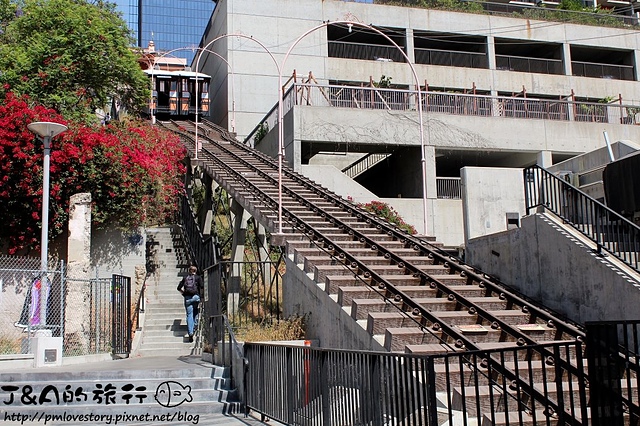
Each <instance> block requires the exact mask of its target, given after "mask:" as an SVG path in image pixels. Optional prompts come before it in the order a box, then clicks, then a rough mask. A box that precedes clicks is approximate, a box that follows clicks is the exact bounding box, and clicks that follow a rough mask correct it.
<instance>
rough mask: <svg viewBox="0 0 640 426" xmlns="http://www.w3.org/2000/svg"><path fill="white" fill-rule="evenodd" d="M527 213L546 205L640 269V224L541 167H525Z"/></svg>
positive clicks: (599, 250) (570, 223)
mask: <svg viewBox="0 0 640 426" xmlns="http://www.w3.org/2000/svg"><path fill="white" fill-rule="evenodd" d="M524 182H525V184H524V185H525V187H524V189H525V201H526V209H527V214H529V212H530V211H531V209H534V208H537V207H544V209H545V210H547V211H549V212H551V213H553V214H555V215H556V216H558V217H559V218H561V219H562V220H564V221H565V222H566V223H567V224H569V225H571V226H572V227H573V228H575V229H577V230H578V231H580V232H581V233H582V234H583V235H585V236H586V237H587V238H589V239H590V240H591V241H593V242H594V243H595V244H596V247H597V248H596V252H597V253H598V254H601V255H603V253H602V251H603V250H604V251H606V252H608V253H609V254H611V255H613V256H615V257H617V258H618V259H620V260H621V261H623V262H624V263H626V264H627V265H629V266H631V267H632V268H634V269H636V270H639V271H640V259H639V252H640V227H638V225H636V224H635V223H633V222H631V221H630V220H628V219H627V218H625V217H624V216H622V215H620V214H618V213H617V212H615V211H614V210H612V209H610V208H609V207H607V206H605V205H604V204H602V203H600V202H599V201H597V200H596V199H594V198H592V197H590V196H588V195H587V194H585V193H584V192H582V191H580V190H579V189H578V188H576V187H575V186H573V185H571V184H570V183H569V182H567V181H565V180H563V179H561V178H559V177H557V176H555V175H554V174H552V173H551V172H549V171H547V170H545V169H543V168H542V167H540V166H537V165H536V166H531V167H527V168H525V169H524Z"/></svg>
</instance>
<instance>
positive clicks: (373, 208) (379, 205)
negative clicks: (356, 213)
mask: <svg viewBox="0 0 640 426" xmlns="http://www.w3.org/2000/svg"><path fill="white" fill-rule="evenodd" d="M358 206H359V207H362V208H363V209H365V210H367V211H368V212H370V213H373V214H375V215H376V216H378V217H380V218H382V219H385V220H386V221H387V222H389V223H392V224H394V225H396V226H397V227H398V228H400V229H402V230H403V231H405V232H407V233H409V234H415V233H416V228H414V227H413V226H412V225H410V224H408V223H406V222H405V221H404V220H403V219H402V217H400V215H399V214H398V212H397V211H395V209H394V208H393V207H391V206H390V205H389V204H387V203H383V202H381V201H371V202H370V203H366V204H359V205H358Z"/></svg>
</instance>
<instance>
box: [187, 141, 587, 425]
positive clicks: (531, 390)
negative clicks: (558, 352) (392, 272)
mask: <svg viewBox="0 0 640 426" xmlns="http://www.w3.org/2000/svg"><path fill="white" fill-rule="evenodd" d="M181 133H182V135H183V136H184V137H185V138H189V139H190V140H191V141H192V142H193V140H194V139H193V137H191V136H190V135H188V134H185V133H184V132H182V131H181ZM211 145H212V147H213V146H214V144H211ZM215 147H216V148H217V149H218V150H220V151H223V152H224V153H225V154H226V155H229V156H231V157H232V158H234V159H235V160H236V161H237V162H240V163H241V164H243V165H244V166H245V167H246V168H247V169H249V170H250V171H252V172H254V173H255V174H256V175H259V176H261V177H262V178H263V179H264V180H266V181H270V182H271V185H270V186H272V185H273V184H274V180H275V179H274V178H273V177H271V176H270V175H269V174H268V173H267V172H266V171H264V170H262V169H261V168H259V167H257V166H255V165H254V164H251V163H250V162H248V161H247V160H246V159H244V158H242V157H241V156H239V155H238V154H237V153H235V152H232V150H230V149H228V148H226V147H223V146H221V145H220V144H215ZM202 151H203V152H205V153H207V154H209V157H210V160H211V161H212V162H214V163H217V164H218V165H219V166H221V167H222V168H224V169H226V170H227V172H228V174H229V175H232V176H233V177H234V179H235V180H236V182H237V181H238V180H240V181H242V182H243V185H242V186H244V187H245V188H246V189H247V190H248V191H249V192H250V193H254V191H251V189H250V188H252V187H253V188H255V191H259V192H261V194H262V197H260V198H259V200H260V201H264V200H265V199H268V200H269V201H270V202H269V207H271V208H273V207H272V206H274V205H277V204H278V203H277V202H276V201H274V200H273V197H271V196H270V195H269V194H267V193H266V192H265V191H264V190H263V189H261V188H259V187H258V184H257V183H255V182H252V181H250V180H249V179H248V178H247V177H246V176H244V175H242V173H240V172H238V171H237V170H235V169H234V168H233V167H231V166H230V165H229V164H228V162H225V161H223V159H221V158H219V155H216V154H218V153H214V152H210V151H209V149H207V148H205V147H204V146H203V147H202ZM251 154H252V153H251ZM295 183H298V182H295ZM302 186H303V187H304V188H305V189H309V188H308V185H302ZM286 191H287V193H289V195H290V196H291V197H292V198H293V199H294V201H298V203H300V204H303V205H305V206H306V207H307V209H309V210H310V211H311V212H313V213H316V214H321V215H322V217H323V218H324V219H325V220H329V221H330V223H331V224H336V223H337V224H338V229H339V230H345V229H349V228H350V226H349V225H348V224H347V223H345V222H343V221H341V220H340V219H338V218H336V217H333V216H332V215H331V214H330V213H329V212H327V211H325V210H323V209H321V208H320V207H318V206H316V205H315V204H314V203H312V202H311V201H308V200H307V199H306V198H305V197H303V196H302V195H300V194H298V193H296V192H295V191H294V190H292V189H290V188H286ZM322 198H323V199H327V198H328V197H322ZM288 213H289V216H287V217H288V218H292V219H293V220H295V222H300V225H298V226H297V228H298V229H299V230H301V231H303V232H304V233H305V235H306V236H307V237H308V238H309V239H310V240H312V241H313V240H314V239H315V240H316V241H318V243H319V244H320V243H323V244H324V245H325V246H326V247H327V248H328V249H330V248H331V246H333V250H334V251H335V247H338V248H339V249H340V250H341V252H339V253H338V258H339V259H344V260H346V262H345V264H346V263H347V262H349V265H347V266H351V267H352V268H353V269H356V272H355V273H354V274H355V275H358V272H360V273H363V275H365V278H366V274H367V273H368V274H369V277H370V279H371V283H367V282H366V281H363V282H364V283H365V284H366V285H368V286H369V287H371V288H374V287H375V286H374V284H378V286H380V285H381V284H382V285H384V289H385V290H387V289H390V290H391V293H393V294H394V297H398V296H399V297H400V298H401V299H400V301H402V303H403V306H407V307H409V309H412V312H411V314H412V315H414V316H420V318H422V319H426V320H427V321H431V323H432V324H434V325H435V324H438V325H439V330H442V334H443V335H445V336H446V337H447V338H450V339H455V338H457V339H456V341H455V346H456V347H457V348H458V349H460V350H482V349H481V348H479V347H478V346H476V344H475V342H472V341H471V340H469V339H468V338H467V337H466V336H465V335H464V334H461V333H459V332H458V331H456V330H455V329H454V328H452V327H450V326H449V325H448V324H446V323H443V322H442V321H441V320H440V319H439V318H438V317H437V316H435V315H433V314H431V313H430V312H429V311H428V310H427V309H425V308H424V307H422V306H421V305H420V304H418V303H417V302H415V301H414V300H413V299H412V298H411V297H408V296H407V295H406V294H405V293H404V292H402V291H401V290H399V289H397V288H396V287H395V286H394V285H393V284H391V283H389V282H388V281H387V280H386V279H384V278H383V277H382V276H381V275H379V274H377V273H376V272H375V271H372V270H371V269H370V268H369V267H367V266H366V265H365V264H364V263H363V262H361V261H360V260H359V259H357V258H356V257H354V256H352V255H351V254H349V253H348V251H347V250H343V249H342V248H340V245H339V244H338V243H337V242H335V241H332V240H331V239H329V238H327V237H326V236H325V235H324V234H322V233H320V232H318V231H315V230H314V229H313V227H311V226H309V225H308V224H306V223H305V221H304V220H302V219H301V218H300V217H298V216H297V215H295V214H294V213H293V212H291V211H288ZM327 216H330V218H329V219H327ZM293 229H295V225H294V226H293ZM305 231H306V232H305ZM348 233H349V235H352V236H353V237H354V238H357V239H358V240H359V241H360V242H361V243H366V244H369V247H373V246H375V245H377V244H379V243H377V242H376V241H374V240H373V239H371V238H369V237H368V236H366V235H365V234H363V233H361V232H359V231H357V229H355V228H351V229H349V231H348ZM383 250H384V251H386V252H387V253H389V255H390V256H392V257H395V259H394V260H400V261H401V260H402V258H401V257H400V256H397V255H394V254H393V253H391V251H388V250H387V249H386V248H383ZM329 251H331V250H329ZM387 253H385V254H387ZM385 258H387V257H386V256H385ZM404 266H406V265H404ZM409 266H411V268H412V269H413V271H414V275H415V274H420V275H421V276H422V277H423V279H432V282H434V281H435V280H434V279H433V278H431V276H430V275H429V274H426V273H425V272H423V271H421V270H419V269H418V268H417V267H415V266H413V265H409ZM436 284H437V285H438V288H439V289H442V290H443V291H444V292H447V294H453V295H454V296H455V297H456V299H458V300H462V301H463V302H464V303H465V304H466V305H467V307H468V308H471V307H475V309H476V312H477V313H482V314H486V317H487V318H484V319H489V320H491V319H493V320H494V321H495V322H497V323H498V324H499V325H500V329H501V330H502V331H503V332H504V331H505V329H506V331H507V332H511V333H512V334H511V337H516V336H517V335H520V337H518V346H524V345H525V344H528V345H536V344H538V343H537V342H536V341H535V340H533V339H531V338H530V337H529V336H527V335H526V334H524V333H522V332H521V331H520V330H517V329H515V328H513V327H511V326H510V325H509V324H507V323H505V322H504V321H502V320H500V319H498V318H497V317H495V316H493V315H491V314H490V313H489V312H488V311H486V310H484V309H483V308H480V307H479V306H475V305H474V304H473V303H472V302H470V301H468V300H467V299H466V298H464V297H463V296H461V295H460V294H458V293H457V292H455V291H453V290H451V289H449V288H447V286H446V285H444V284H442V283H440V282H437V283H436ZM405 314H407V315H408V316H410V315H411V314H409V313H408V312H405ZM470 314H471V312H470ZM479 316H480V315H479ZM483 316H484V315H483ZM414 321H415V320H414ZM416 322H417V321H416ZM495 322H494V323H495ZM419 325H420V326H421V330H422V331H423V332H425V328H426V324H424V323H423V321H420V322H419ZM431 334H432V335H433V333H431ZM436 337H437V336H436ZM440 340H442V341H443V343H448V342H447V340H446V339H442V338H441V337H440ZM540 354H541V355H542V356H543V357H544V356H545V355H546V356H547V357H548V356H552V357H554V355H555V354H553V353H552V352H550V351H548V350H544V353H543V351H541V352H540ZM554 358H555V360H556V362H558V361H559V362H560V363H562V364H563V365H564V366H565V367H567V370H573V373H574V374H575V373H576V372H577V368H576V367H575V366H573V365H572V364H571V362H570V361H569V360H566V361H565V360H564V359H562V358H560V359H558V358H557V357H554ZM496 363H497V361H494V362H493V363H492V364H495V365H493V369H494V371H498V372H499V373H500V374H502V375H504V376H505V377H509V378H511V379H515V380H517V381H518V382H520V385H521V387H522V388H523V391H524V392H525V393H526V394H528V395H530V396H532V397H534V398H535V399H537V400H539V401H540V402H541V403H543V404H549V405H550V406H551V407H552V408H553V409H555V410H556V413H563V410H561V407H562V404H558V402H555V401H554V400H552V399H550V398H549V397H548V396H546V395H544V394H543V393H542V392H541V391H539V390H538V389H536V388H535V387H533V386H530V385H528V384H527V383H526V381H524V380H523V379H522V378H521V377H519V376H518V375H517V373H515V372H513V371H511V370H510V369H508V368H505V367H499V364H496ZM563 414H566V413H563ZM563 414H562V415H563ZM563 417H564V416H563ZM570 420H572V421H571V422H570V423H571V424H581V423H579V422H578V421H577V420H576V419H574V418H572V419H570Z"/></svg>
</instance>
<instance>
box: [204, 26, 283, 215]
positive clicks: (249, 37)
mask: <svg viewBox="0 0 640 426" xmlns="http://www.w3.org/2000/svg"><path fill="white" fill-rule="evenodd" d="M227 37H241V38H245V39H247V40H251V41H253V42H255V43H258V44H259V45H260V47H262V48H263V49H264V51H265V52H267V53H268V54H269V56H270V57H271V59H272V60H273V63H274V64H275V65H276V68H277V69H278V74H279V75H281V72H280V66H279V65H278V61H276V58H275V57H274V56H273V53H271V51H270V50H269V49H268V48H267V46H265V45H264V44H263V43H262V42H260V41H259V40H258V39H256V38H253V36H248V35H246V34H240V33H234V34H222V35H220V36H218V37H216V38H214V39H213V40H211V41H210V42H209V43H207V44H206V45H205V46H204V47H201V48H199V49H200V53H198V59H196V147H195V148H196V155H195V159H196V160H197V159H198V151H199V148H200V146H199V144H200V142H199V141H198V101H197V97H198V84H197V78H198V77H197V73H198V71H199V69H200V58H201V57H202V53H204V52H205V51H207V52H211V51H210V50H207V49H208V48H209V46H211V45H212V44H213V43H215V42H216V41H218V40H220V39H223V38H227ZM227 64H228V63H227ZM232 73H233V71H232ZM232 84H233V83H232ZM233 107H234V110H235V101H234V105H233ZM234 115H235V111H234ZM233 120H234V122H235V116H234V119H233ZM234 125H235V123H234ZM281 226H282V225H281Z"/></svg>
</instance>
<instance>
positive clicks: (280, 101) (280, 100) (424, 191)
mask: <svg viewBox="0 0 640 426" xmlns="http://www.w3.org/2000/svg"><path fill="white" fill-rule="evenodd" d="M341 24H342V25H347V26H348V27H349V31H351V28H352V27H353V26H357V27H363V28H367V29H369V30H371V31H374V32H376V33H378V34H379V35H381V36H383V37H384V38H386V39H387V40H388V41H389V42H390V43H391V44H393V46H395V47H396V48H397V49H398V50H399V51H400V53H402V56H404V58H405V60H406V61H407V64H408V65H409V67H410V68H411V72H412V74H413V78H414V79H415V81H416V89H417V91H418V119H419V124H420V159H421V162H422V210H423V211H422V214H423V231H424V235H425V236H426V235H427V183H426V175H427V165H426V159H425V154H424V148H425V143H424V124H423V119H422V92H421V90H420V80H419V79H418V73H417V72H416V69H415V67H414V66H413V64H412V63H411V60H410V59H409V57H408V56H407V54H406V53H405V52H404V50H402V49H401V48H400V46H398V44H397V43H396V42H395V41H393V40H392V39H391V38H390V37H389V36H387V35H386V34H385V33H383V32H382V31H380V30H378V29H377V28H374V27H372V26H371V25H367V24H363V23H360V22H357V21H349V20H342V21H331V22H323V23H322V24H320V25H317V26H315V27H313V28H311V29H310V30H308V31H306V32H305V33H304V34H302V35H301V36H300V37H298V38H297V39H296V40H295V41H294V42H293V44H292V45H291V47H289V50H288V51H287V53H286V54H285V56H284V58H283V59H282V63H281V64H280V67H279V72H278V165H279V170H278V223H279V225H278V233H279V234H282V161H283V158H284V129H283V117H282V107H283V105H282V104H283V101H284V100H283V97H284V93H283V91H282V70H283V69H284V65H285V62H286V61H287V58H288V57H289V54H290V53H291V51H292V50H293V48H294V47H296V45H297V44H298V43H299V42H300V40H302V39H303V38H304V37H306V36H307V35H309V34H311V33H312V32H314V31H316V30H319V29H320V28H324V27H327V26H329V25H341Z"/></svg>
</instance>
